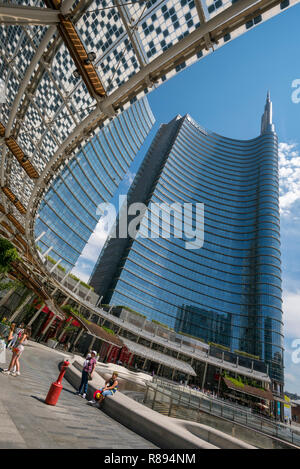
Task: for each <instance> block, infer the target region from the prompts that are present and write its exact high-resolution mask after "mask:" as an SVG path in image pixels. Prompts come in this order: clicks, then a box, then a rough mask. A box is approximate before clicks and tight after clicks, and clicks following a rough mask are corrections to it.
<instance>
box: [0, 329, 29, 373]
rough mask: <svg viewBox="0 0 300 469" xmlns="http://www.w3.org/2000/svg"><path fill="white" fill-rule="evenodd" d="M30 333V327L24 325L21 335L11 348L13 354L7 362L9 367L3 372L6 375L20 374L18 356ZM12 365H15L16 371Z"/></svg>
mask: <svg viewBox="0 0 300 469" xmlns="http://www.w3.org/2000/svg"><path fill="white" fill-rule="evenodd" d="M30 335H31V328H30V327H26V329H25V330H24V331H23V333H22V336H21V337H20V338H18V339H17V343H16V344H15V346H14V348H13V355H12V358H11V361H10V364H9V367H8V369H7V370H5V371H4V372H3V373H4V374H6V375H11V376H20V362H19V360H20V356H21V355H22V353H23V351H24V346H25V345H26V344H27V341H28V339H29V337H30ZM14 367H16V371H13V370H14Z"/></svg>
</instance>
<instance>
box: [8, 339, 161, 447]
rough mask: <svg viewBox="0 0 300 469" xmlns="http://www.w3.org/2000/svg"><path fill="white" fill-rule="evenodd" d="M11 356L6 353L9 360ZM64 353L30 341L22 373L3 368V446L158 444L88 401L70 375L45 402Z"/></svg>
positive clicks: (143, 445) (144, 445)
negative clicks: (52, 400) (6, 371)
mask: <svg viewBox="0 0 300 469" xmlns="http://www.w3.org/2000/svg"><path fill="white" fill-rule="evenodd" d="M10 356H11V354H10V352H8V353H7V359H10ZM64 356H66V354H64V353H59V352H56V351H54V350H51V349H49V348H47V347H44V346H42V345H40V344H36V343H33V342H30V344H29V345H27V346H26V348H25V351H24V354H23V356H22V358H21V376H19V377H12V376H6V375H4V374H3V373H0V448H44V449H45V448H49V449H54V448H59V449H62V448H74V449H75V448H82V449H84V448H86V449H88V448H107V449H117V448H119V449H147V448H149V449H150V448H155V446H154V445H153V444H152V443H150V442H148V441H147V440H145V439H144V438H142V437H140V436H139V435H136V434H135V433H134V432H132V431H131V430H128V429H127V428H126V427H124V426H123V425H121V424H119V423H118V422H116V421H115V420H113V419H112V418H110V417H108V416H107V415H105V414H104V413H103V412H101V411H100V410H99V409H96V408H93V407H90V406H88V405H87V404H86V401H85V400H83V399H82V398H81V397H79V396H76V395H75V390H74V388H73V387H72V386H71V385H70V384H69V383H68V382H67V381H66V380H64V381H63V387H64V389H63V390H62V392H61V395H60V398H59V401H58V403H57V405H56V406H55V407H53V406H48V405H46V404H45V403H44V399H45V397H46V395H47V393H48V390H49V387H50V384H51V383H52V382H53V381H55V380H56V378H57V376H58V373H59V370H58V366H57V365H58V363H59V361H60V360H62V359H63V357H64ZM1 366H3V367H4V365H1Z"/></svg>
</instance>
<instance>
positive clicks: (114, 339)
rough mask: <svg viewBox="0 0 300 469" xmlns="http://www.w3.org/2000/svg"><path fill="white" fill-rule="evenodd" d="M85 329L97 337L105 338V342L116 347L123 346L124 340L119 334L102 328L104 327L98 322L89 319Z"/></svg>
mask: <svg viewBox="0 0 300 469" xmlns="http://www.w3.org/2000/svg"><path fill="white" fill-rule="evenodd" d="M85 329H86V330H87V333H88V334H90V335H92V336H94V337H96V338H97V339H100V340H103V341H104V342H106V343H108V344H110V345H113V346H114V347H118V348H122V347H123V342H122V341H121V339H120V338H119V337H118V336H116V335H113V334H109V333H108V332H106V331H105V330H104V329H102V327H100V326H97V324H94V323H93V322H88V321H87V322H86V323H85Z"/></svg>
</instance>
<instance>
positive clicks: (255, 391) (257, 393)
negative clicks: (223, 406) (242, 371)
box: [223, 378, 274, 401]
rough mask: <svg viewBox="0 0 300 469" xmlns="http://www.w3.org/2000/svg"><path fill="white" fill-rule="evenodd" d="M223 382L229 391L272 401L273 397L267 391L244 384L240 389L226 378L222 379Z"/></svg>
mask: <svg viewBox="0 0 300 469" xmlns="http://www.w3.org/2000/svg"><path fill="white" fill-rule="evenodd" d="M223 381H224V383H225V384H226V386H227V387H228V388H229V389H232V390H234V391H238V392H241V393H243V394H248V395H249V396H254V397H258V398H259V399H266V400H267V401H273V400H274V396H273V394H272V393H271V391H269V390H266V389H260V388H255V387H254V386H249V385H248V384H244V386H243V387H242V386H239V385H237V384H235V383H233V382H232V381H231V380H230V379H227V378H223Z"/></svg>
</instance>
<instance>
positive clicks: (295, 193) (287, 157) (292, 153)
mask: <svg viewBox="0 0 300 469" xmlns="http://www.w3.org/2000/svg"><path fill="white" fill-rule="evenodd" d="M279 181H280V211H281V214H282V215H289V214H290V211H291V208H292V206H293V204H294V203H295V202H296V201H298V200H300V153H299V150H298V145H297V144H296V143H285V142H281V143H279Z"/></svg>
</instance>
